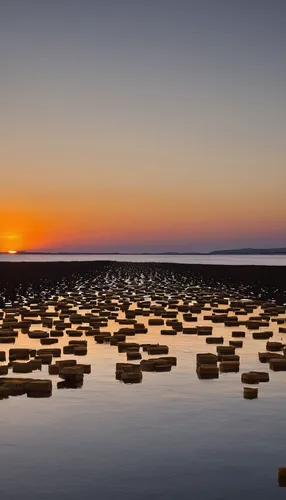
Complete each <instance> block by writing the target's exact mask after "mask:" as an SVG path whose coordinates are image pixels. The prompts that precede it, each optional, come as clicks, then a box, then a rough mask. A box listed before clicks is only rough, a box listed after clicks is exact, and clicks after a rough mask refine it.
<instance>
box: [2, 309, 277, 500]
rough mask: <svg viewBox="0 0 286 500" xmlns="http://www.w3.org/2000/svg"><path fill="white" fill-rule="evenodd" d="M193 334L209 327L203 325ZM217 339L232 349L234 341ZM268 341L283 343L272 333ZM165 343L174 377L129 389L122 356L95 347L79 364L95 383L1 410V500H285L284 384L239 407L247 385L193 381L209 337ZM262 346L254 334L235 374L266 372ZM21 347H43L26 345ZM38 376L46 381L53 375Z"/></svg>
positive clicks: (153, 335)
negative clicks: (281, 470)
mask: <svg viewBox="0 0 286 500" xmlns="http://www.w3.org/2000/svg"><path fill="white" fill-rule="evenodd" d="M81 312H83V311H81ZM180 315H181V313H180V314H179V318H178V319H180ZM144 319H145V322H146V323H147V321H146V320H147V318H144ZM197 324H198V325H208V324H209V325H211V323H210V322H208V321H207V320H204V319H203V316H202V315H199V316H198V323H197ZM213 328H214V331H213V335H214V336H220V335H222V336H224V338H225V345H226V344H228V340H230V339H231V331H232V329H231V328H227V327H225V326H224V325H221V324H217V325H216V324H215V325H213ZM111 329H112V326H111V327H108V330H109V331H111ZM271 329H272V330H273V331H274V337H273V340H279V341H281V337H282V334H281V333H278V327H277V325H276V324H274V326H272V325H271ZM160 330H161V327H159V326H150V327H149V332H148V334H147V335H136V342H139V343H144V342H147V341H148V342H154V343H157V342H158V343H162V336H161V335H160ZM163 339H164V342H163V343H166V340H167V344H168V345H169V348H170V355H171V356H177V358H178V365H177V366H176V367H173V369H172V371H171V372H170V373H148V372H144V374H143V382H142V383H141V384H135V385H124V384H123V383H121V382H119V381H117V380H115V363H116V362H118V361H125V360H126V355H125V354H123V353H122V354H120V353H118V352H117V348H116V347H115V346H110V345H105V344H103V345H99V344H96V343H95V342H94V340H93V338H92V337H88V355H87V356H86V357H84V358H78V362H85V363H91V365H92V373H91V374H90V375H86V376H85V379H84V385H83V387H82V388H81V389H62V390H57V388H56V381H57V380H58V378H57V377H55V378H53V384H54V389H53V395H52V397H51V398H48V399H30V398H27V397H26V396H20V397H10V398H9V399H8V400H3V401H0V405H1V412H0V429H1V438H0V459H1V493H2V495H1V496H2V498H5V500H16V499H19V498H23V499H26V498H29V499H30V500H34V499H35V500H36V499H37V500H48V499H51V498H52V499H54V500H78V498H81V499H82V500H92V499H94V498H98V499H100V500H121V499H122V500H143V499H144V500H146V499H156V500H174V499H180V500H189V499H190V498H195V499H198V500H228V499H229V498H230V497H231V498H232V499H233V500H241V499H244V500H266V499H269V498H271V499H272V500H282V499H284V498H285V491H286V490H285V489H283V488H279V487H278V485H277V467H279V466H282V465H286V446H285V414H286V398H285V373H283V372H280V373H278V372H270V383H264V384H259V398H258V399H257V400H253V401H248V400H244V399H243V385H242V384H241V382H240V374H234V373H229V374H221V375H220V378H219V379H218V380H199V379H198V378H197V376H196V368H195V362H196V361H195V360H196V353H197V352H215V351H216V346H214V345H213V346H212V345H206V343H205V337H203V336H193V335H183V334H181V333H178V335H177V336H174V337H167V338H166V337H163ZM66 343H67V341H66V339H65V340H64V339H63V338H60V339H59V344H57V345H56V346H57V347H62V346H63V345H64V344H66ZM265 343H266V341H263V340H261V341H260V340H259V341H257V340H253V339H252V335H251V333H247V338H246V339H245V341H244V347H243V348H242V349H238V350H237V354H240V355H241V367H240V372H244V371H248V370H268V368H269V367H268V365H261V364H260V363H259V361H258V356H257V352H258V351H264V350H265ZM15 347H30V348H40V347H41V345H40V341H39V340H29V339H27V335H24V334H19V337H18V338H17V340H16V344H15ZM1 348H2V347H1ZM69 358H70V356H69ZM29 376H30V375H29ZM32 376H35V377H37V378H39V377H40V378H46V377H47V376H48V375H47V370H46V367H43V372H42V373H40V374H39V372H35V374H34V373H33V374H32Z"/></svg>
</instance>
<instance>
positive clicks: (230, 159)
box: [0, 0, 286, 252]
mask: <svg viewBox="0 0 286 500" xmlns="http://www.w3.org/2000/svg"><path fill="white" fill-rule="evenodd" d="M285 18H286V2H285V1H284V0H252V1H249V0H120V1H119V0H49V1H48V2H39V1H38V0H0V68H1V73H0V109H1V114H0V174H1V175H0V186H1V196H0V251H8V250H36V251H43V250H49V251H82V252H84V251H88V252H92V251H95V252H101V251H102V252H109V251H119V252H160V251H178V252H192V251H202V252H206V251H210V250H214V249H225V248H244V247H256V248H265V247H282V246H286V196H285V192H286V57H285V54H286V30H285Z"/></svg>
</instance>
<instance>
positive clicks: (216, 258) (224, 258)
mask: <svg viewBox="0 0 286 500" xmlns="http://www.w3.org/2000/svg"><path fill="white" fill-rule="evenodd" d="M99 260H105V261H106V260H108V261H115V262H170V263H175V264H209V265H228V266H244V265H245V266H286V255H136V254H134V255H115V254H102V255H99V254H95V255H81V254H78V255H44V254H43V255H8V254H6V255H4V254H0V262H72V261H81V262H82V261H99Z"/></svg>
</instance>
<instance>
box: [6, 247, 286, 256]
mask: <svg viewBox="0 0 286 500" xmlns="http://www.w3.org/2000/svg"><path fill="white" fill-rule="evenodd" d="M6 254H7V252H0V255H6ZM17 255H286V248H239V249H231V250H213V251H211V252H32V251H31V252H30V251H19V252H17Z"/></svg>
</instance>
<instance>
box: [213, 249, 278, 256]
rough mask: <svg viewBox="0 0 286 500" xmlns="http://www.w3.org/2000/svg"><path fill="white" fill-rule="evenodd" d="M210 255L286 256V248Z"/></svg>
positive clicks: (226, 251) (236, 250) (235, 251)
mask: <svg viewBox="0 0 286 500" xmlns="http://www.w3.org/2000/svg"><path fill="white" fill-rule="evenodd" d="M209 255H286V248H238V249H233V250H213V251H212V252H210V253H209Z"/></svg>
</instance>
